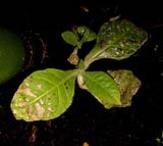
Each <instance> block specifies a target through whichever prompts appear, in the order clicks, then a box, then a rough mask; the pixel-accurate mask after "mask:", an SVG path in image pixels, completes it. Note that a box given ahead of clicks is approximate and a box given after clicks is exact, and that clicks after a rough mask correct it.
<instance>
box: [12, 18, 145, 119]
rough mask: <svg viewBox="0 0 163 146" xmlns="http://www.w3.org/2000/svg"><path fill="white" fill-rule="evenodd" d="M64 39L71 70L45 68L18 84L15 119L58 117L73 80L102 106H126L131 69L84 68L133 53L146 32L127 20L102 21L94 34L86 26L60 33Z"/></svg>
mask: <svg viewBox="0 0 163 146" xmlns="http://www.w3.org/2000/svg"><path fill="white" fill-rule="evenodd" d="M62 38H63V39H64V41H65V42H67V43H68V44H70V45H72V46H73V52H72V54H71V55H70V57H69V58H68V60H69V62H70V63H72V64H74V65H75V66H76V67H75V69H74V70H67V71H65V70H60V69H55V68H52V69H45V70H40V71H36V72H34V73H32V74H30V75H29V76H28V77H27V78H26V79H25V80H24V81H23V82H22V83H21V85H20V86H19V88H18V90H17V91H16V93H15V95H14V97H13V99H12V102H11V109H12V112H13V114H14V116H15V117H16V119H17V120H25V121H38V120H50V119H54V118H57V117H59V116H60V115H61V114H63V113H64V112H65V111H66V110H67V109H68V108H69V107H70V105H71V103H72V101H73V96H74V92H75V81H76V79H77V83H78V85H79V87H80V88H81V89H84V90H87V91H88V92H89V93H90V94H92V95H93V96H94V97H95V98H96V99H97V100H98V101H99V102H100V103H101V104H102V105H103V106H104V107H105V108H107V109H110V108H111V107H115V106H118V107H124V106H128V105H130V102H131V97H132V96H133V95H134V94H135V93H136V91H137V90H138V88H139V86H140V81H139V80H138V79H137V78H136V77H135V76H134V74H133V73H132V72H131V71H127V70H118V71H108V72H107V73H106V72H103V71H87V69H88V67H89V66H90V64H91V63H93V62H94V61H96V60H99V59H103V58H108V59H115V60H121V59H125V58H128V57H130V56H131V55H133V54H134V53H135V52H136V51H137V50H138V49H139V48H141V46H142V45H143V44H144V43H145V42H146V40H147V38H148V35H147V33H146V32H145V31H144V30H142V29H141V28H138V27H137V26H135V24H133V23H131V22H130V21H128V20H123V19H122V20H115V21H108V22H106V23H104V24H103V25H102V26H101V28H100V30H99V32H98V33H97V34H96V33H95V32H93V31H92V30H90V29H89V28H87V27H86V26H79V27H75V28H73V29H72V31H65V32H63V33H62ZM93 40H96V43H95V45H94V47H93V48H92V49H91V51H90V52H89V53H88V54H87V55H86V57H85V58H83V59H82V58H79V56H78V50H79V49H81V48H82V45H83V43H85V42H90V41H93Z"/></svg>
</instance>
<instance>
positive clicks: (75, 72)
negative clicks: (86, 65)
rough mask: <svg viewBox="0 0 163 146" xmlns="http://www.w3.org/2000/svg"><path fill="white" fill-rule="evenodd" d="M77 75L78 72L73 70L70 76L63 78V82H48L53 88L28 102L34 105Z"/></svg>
mask: <svg viewBox="0 0 163 146" xmlns="http://www.w3.org/2000/svg"><path fill="white" fill-rule="evenodd" d="M77 74H78V70H74V71H72V73H71V74H70V75H68V76H66V78H63V80H61V82H59V83H58V84H53V83H51V82H50V83H51V84H53V86H54V87H52V88H51V89H49V90H48V91H46V92H45V93H43V94H42V95H40V96H38V97H37V98H35V99H34V100H33V101H31V102H30V104H34V103H35V102H37V101H38V100H40V99H41V98H43V97H44V96H46V95H47V94H49V93H51V92H52V91H53V90H54V89H55V88H58V89H59V86H60V85H62V84H63V83H64V82H66V81H67V80H69V79H70V78H72V77H75V76H76V75H77ZM48 82H49V81H48Z"/></svg>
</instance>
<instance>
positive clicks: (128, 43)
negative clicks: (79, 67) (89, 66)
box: [85, 20, 148, 63]
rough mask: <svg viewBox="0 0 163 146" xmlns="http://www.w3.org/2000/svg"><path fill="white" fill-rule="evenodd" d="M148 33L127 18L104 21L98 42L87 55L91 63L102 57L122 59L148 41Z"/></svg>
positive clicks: (87, 61)
mask: <svg viewBox="0 0 163 146" xmlns="http://www.w3.org/2000/svg"><path fill="white" fill-rule="evenodd" d="M147 39H148V34H147V33H146V32H145V31H144V30H143V29H141V28H139V27H137V26H136V25H135V24H133V23H131V22H130V21H127V20H115V21H108V22H106V23H104V24H103V25H102V26H101V28H100V30H99V33H98V35H97V43H96V45H95V47H94V48H93V49H92V50H91V52H90V53H89V54H88V55H87V56H86V58H85V60H86V61H85V62H86V63H91V62H93V61H95V60H98V59H102V58H110V59H116V60H121V59H125V58H128V57H130V56H131V55H133V54H134V53H135V52H136V51H137V50H138V49H139V48H141V46H142V45H143V44H144V43H145V42H146V41H147Z"/></svg>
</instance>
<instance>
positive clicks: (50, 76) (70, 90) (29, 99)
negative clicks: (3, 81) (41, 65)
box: [11, 69, 76, 121]
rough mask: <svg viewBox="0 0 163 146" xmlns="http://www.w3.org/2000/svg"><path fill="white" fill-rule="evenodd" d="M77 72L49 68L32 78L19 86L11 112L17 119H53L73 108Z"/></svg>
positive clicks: (32, 75)
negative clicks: (70, 107) (71, 106)
mask: <svg viewBox="0 0 163 146" xmlns="http://www.w3.org/2000/svg"><path fill="white" fill-rule="evenodd" d="M75 79H76V71H75V70H74V71H73V70H71V71H62V70H58V69H45V70H41V71H36V72H34V73H32V74H31V75H29V76H28V77H27V78H26V79H25V80H24V81H23V82H22V84H21V85H20V86H19V88H18V90H17V91H16V93H15V95H14V97H13V99H12V102H11V109H12V112H13V114H14V116H15V118H16V119H17V120H25V121H38V120H50V119H54V118H57V117H58V116H60V115H61V114H63V113H64V112H65V111H66V110H67V109H68V107H69V106H70V105H71V103H72V100H73V95H74V84H75Z"/></svg>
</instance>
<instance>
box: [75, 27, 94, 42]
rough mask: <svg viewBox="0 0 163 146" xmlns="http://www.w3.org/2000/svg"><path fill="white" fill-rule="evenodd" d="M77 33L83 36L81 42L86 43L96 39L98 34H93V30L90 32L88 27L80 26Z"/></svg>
mask: <svg viewBox="0 0 163 146" xmlns="http://www.w3.org/2000/svg"><path fill="white" fill-rule="evenodd" d="M77 32H78V33H79V35H80V36H81V38H82V39H81V42H82V43H85V42H90V41H93V40H95V39H96V33H95V32H93V31H92V30H90V29H89V28H88V27H86V26H78V27H77Z"/></svg>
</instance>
